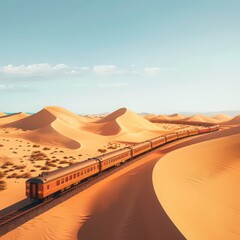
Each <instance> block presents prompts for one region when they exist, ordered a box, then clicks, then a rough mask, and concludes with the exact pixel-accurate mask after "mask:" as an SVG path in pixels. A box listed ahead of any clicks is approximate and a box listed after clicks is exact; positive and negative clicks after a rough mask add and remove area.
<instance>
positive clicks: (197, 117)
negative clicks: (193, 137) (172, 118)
mask: <svg viewBox="0 0 240 240" xmlns="http://www.w3.org/2000/svg"><path fill="white" fill-rule="evenodd" d="M184 120H185V121H189V122H191V121H193V122H209V123H211V122H212V123H217V122H219V121H218V119H214V118H211V117H208V116H205V115H203V114H196V115H193V116H191V117H187V118H185V119H184Z"/></svg>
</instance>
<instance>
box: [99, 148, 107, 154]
mask: <svg viewBox="0 0 240 240" xmlns="http://www.w3.org/2000/svg"><path fill="white" fill-rule="evenodd" d="M98 151H99V152H100V153H105V152H106V151H107V150H106V149H104V148H99V149H98Z"/></svg>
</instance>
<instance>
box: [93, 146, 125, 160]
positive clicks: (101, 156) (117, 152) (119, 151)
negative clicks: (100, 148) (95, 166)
mask: <svg viewBox="0 0 240 240" xmlns="http://www.w3.org/2000/svg"><path fill="white" fill-rule="evenodd" d="M127 151H130V147H126V148H121V149H119V150H116V151H113V152H110V153H106V154H103V155H100V156H97V157H94V158H96V159H99V160H100V161H104V160H106V159H109V158H111V157H113V156H115V155H116V154H117V155H118V154H121V153H125V152H127Z"/></svg>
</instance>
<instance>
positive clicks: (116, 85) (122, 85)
mask: <svg viewBox="0 0 240 240" xmlns="http://www.w3.org/2000/svg"><path fill="white" fill-rule="evenodd" d="M98 86H99V87H126V86H128V84H127V83H125V82H115V83H101V84H98Z"/></svg>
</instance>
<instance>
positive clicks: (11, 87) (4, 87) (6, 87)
mask: <svg viewBox="0 0 240 240" xmlns="http://www.w3.org/2000/svg"><path fill="white" fill-rule="evenodd" d="M24 88H27V86H26V85H21V86H17V85H4V84H1V85H0V91H7V90H21V89H24Z"/></svg>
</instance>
